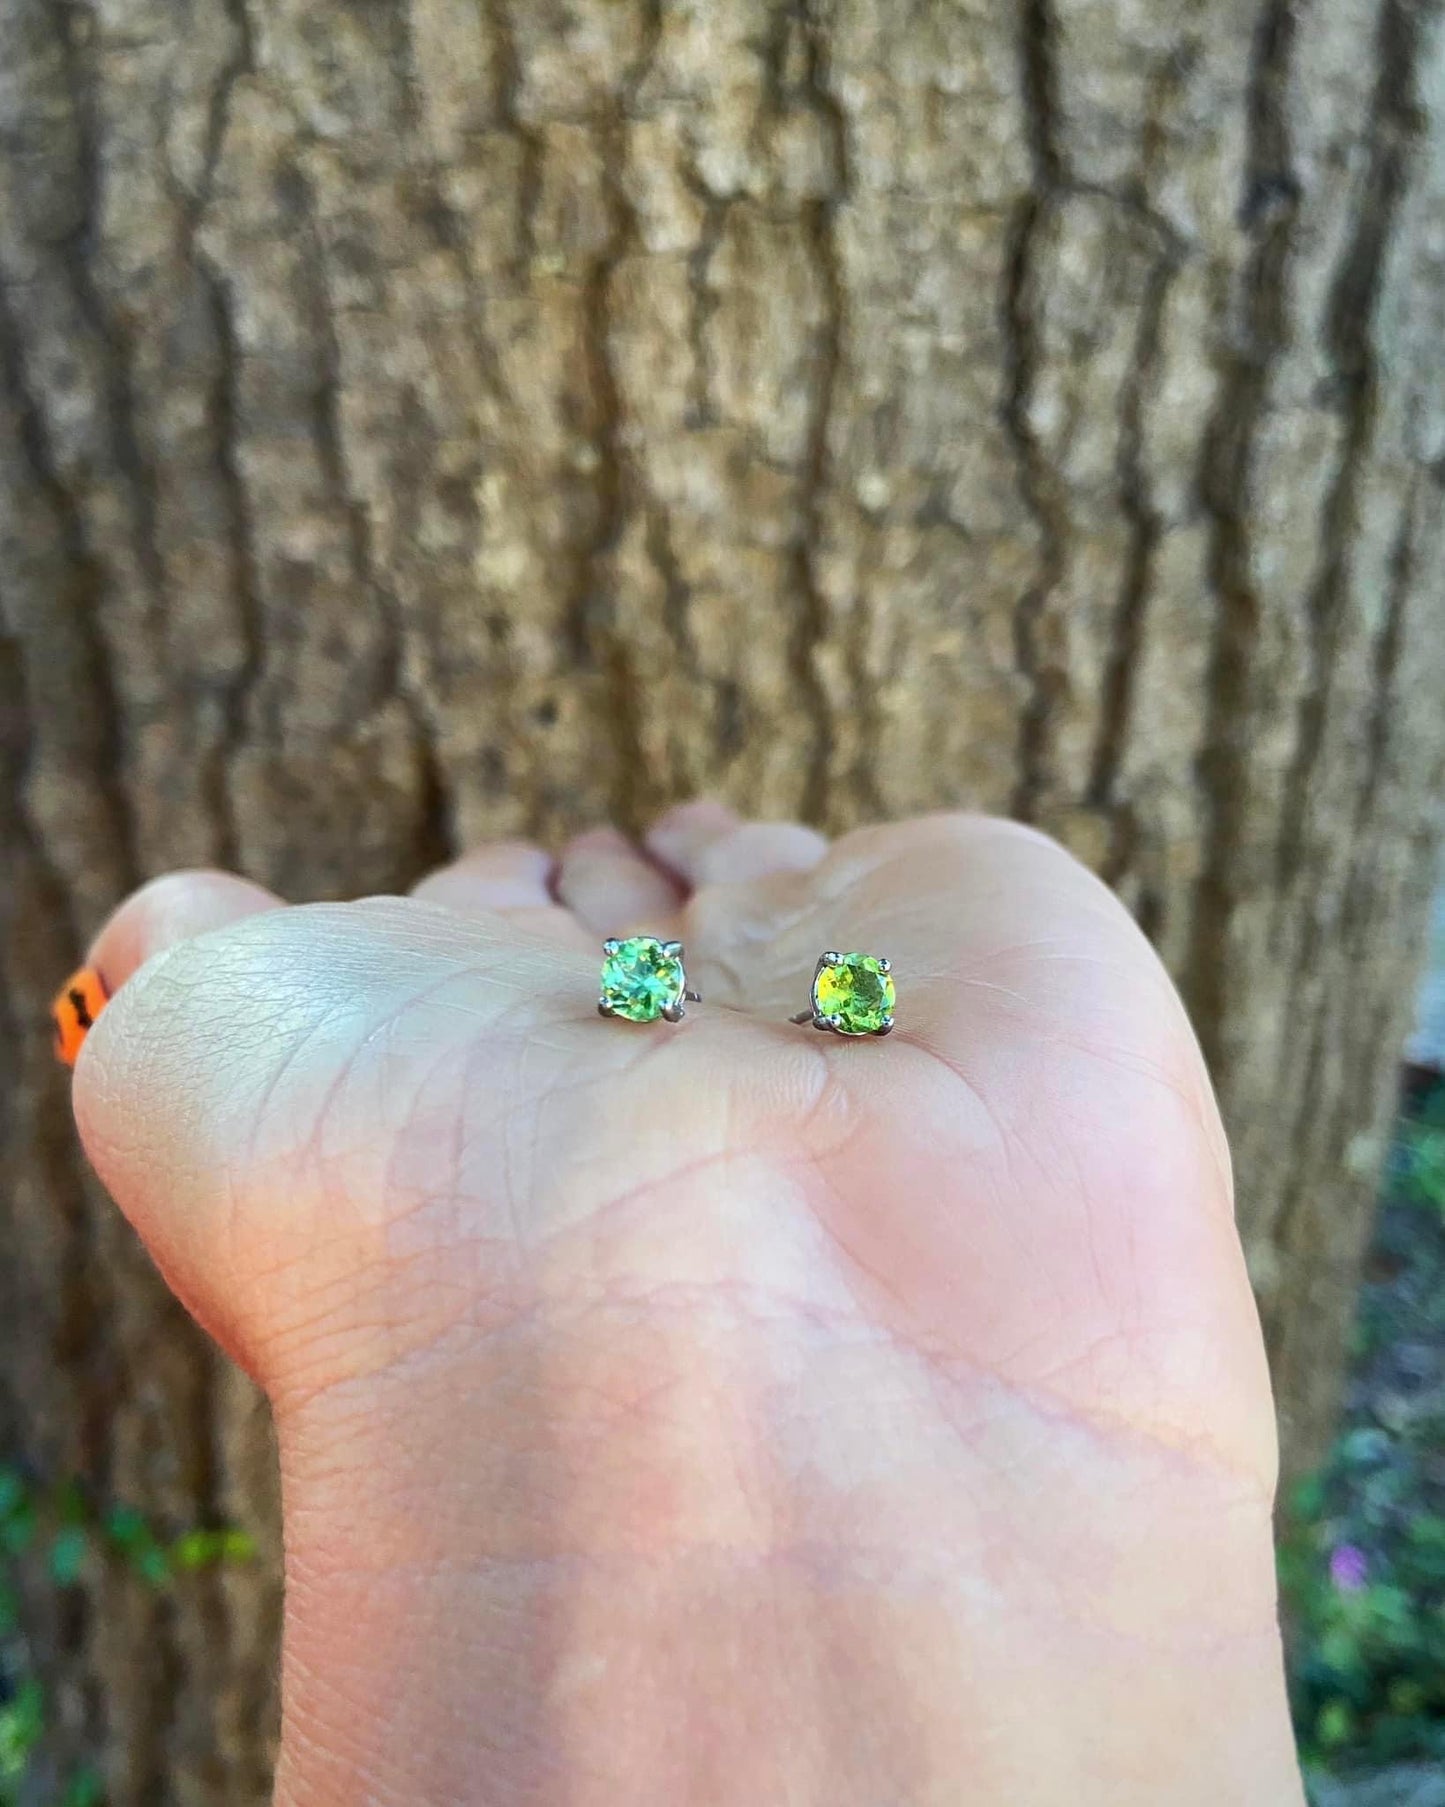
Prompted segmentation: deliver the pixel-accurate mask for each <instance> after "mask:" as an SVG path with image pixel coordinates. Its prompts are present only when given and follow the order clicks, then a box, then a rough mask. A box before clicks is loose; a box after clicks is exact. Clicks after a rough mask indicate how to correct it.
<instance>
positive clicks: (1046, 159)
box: [1000, 0, 1072, 822]
mask: <svg viewBox="0 0 1445 1807" xmlns="http://www.w3.org/2000/svg"><path fill="white" fill-rule="evenodd" d="M1057 45H1058V21H1057V19H1056V18H1055V15H1054V8H1053V0H1020V5H1019V25H1018V71H1019V96H1020V101H1021V104H1022V106H1023V112H1024V129H1025V135H1026V137H1027V141H1028V147H1029V158H1030V162H1031V164H1032V169H1033V183H1032V187H1031V188H1030V190H1029V192H1028V193H1027V194H1026V195H1025V196H1024V198H1023V199H1022V201H1021V202H1020V203H1019V205H1018V207H1017V208H1016V209H1015V211H1014V216H1013V219H1012V222H1011V223H1010V226H1009V230H1008V254H1007V257H1006V258H1005V261H1004V273H1003V290H1002V295H1001V298H1000V324H1001V328H1002V336H1003V358H1004V391H1003V404H1002V418H1003V426H1004V431H1005V434H1006V435H1007V438H1008V442H1009V445H1010V447H1011V449H1012V452H1013V457H1014V462H1015V465H1016V467H1017V471H1018V483H1019V491H1020V494H1021V496H1022V498H1023V503H1024V507H1025V509H1026V510H1027V512H1028V515H1029V518H1030V519H1031V520H1032V522H1033V524H1034V528H1035V531H1036V533H1037V535H1038V541H1039V558H1038V570H1037V573H1036V575H1035V577H1034V580H1033V582H1032V583H1031V584H1029V585H1028V586H1027V588H1026V589H1025V590H1024V592H1023V594H1022V595H1021V596H1020V597H1019V599H1018V602H1017V603H1016V604H1015V606H1014V612H1013V643H1014V659H1015V663H1016V666H1017V668H1018V672H1019V675H1020V677H1021V678H1022V680H1023V683H1024V687H1025V699H1024V704H1023V707H1022V709H1021V711H1020V714H1019V739H1018V756H1017V765H1018V781H1017V783H1016V785H1015V787H1014V794H1013V798H1012V801H1011V804H1010V808H1011V810H1012V813H1013V814H1014V815H1015V816H1017V817H1018V818H1019V819H1020V820H1021V821H1025V822H1029V821H1032V820H1034V818H1035V817H1036V816H1037V814H1038V808H1039V802H1040V799H1041V797H1042V794H1043V791H1044V788H1045V786H1046V783H1047V778H1048V767H1049V760H1050V750H1051V739H1052V736H1051V729H1050V721H1051V717H1052V714H1053V705H1054V702H1055V699H1056V697H1057V695H1058V693H1059V690H1060V688H1061V686H1062V685H1063V684H1064V683H1065V682H1066V681H1067V679H1066V675H1065V674H1064V673H1063V672H1061V671H1059V670H1058V669H1056V667H1055V665H1054V662H1053V661H1052V660H1051V659H1050V657H1049V654H1048V651H1047V648H1046V647H1045V645H1044V631H1043V630H1044V616H1045V613H1046V611H1047V609H1048V605H1049V600H1050V598H1051V597H1052V596H1053V594H1054V592H1055V590H1056V589H1057V588H1058V586H1059V583H1060V582H1061V581H1062V578H1063V575H1064V572H1065V569H1066V568H1067V563H1068V544H1069V540H1070V536H1071V534H1072V521H1071V519H1070V514H1069V508H1068V503H1067V501H1066V499H1065V495H1064V490H1063V486H1062V485H1061V484H1060V482H1059V480H1058V477H1057V475H1056V473H1055V472H1054V470H1053V468H1052V465H1051V463H1050V460H1049V457H1048V454H1047V451H1046V449H1045V447H1044V445H1043V442H1042V440H1041V439H1040V437H1039V435H1038V433H1037V432H1036V430H1035V428H1034V424H1033V420H1032V407H1033V397H1034V390H1035V385H1036V383H1037V380H1038V372H1039V368H1040V365H1041V363H1042V361H1043V348H1042V344H1041V335H1040V331H1039V323H1038V319H1037V306H1038V296H1037V294H1036V292H1035V287H1036V284H1035V264H1036V259H1037V256H1038V248H1039V241H1040V239H1041V237H1042V235H1043V234H1044V233H1045V232H1046V231H1047V230H1048V227H1049V224H1050V222H1051V221H1052V219H1053V213H1054V207H1055V204H1056V200H1057V197H1058V195H1059V193H1060V192H1061V190H1062V189H1063V188H1064V186H1065V185H1066V182H1067V170H1066V167H1065V162H1064V157H1063V152H1062V150H1061V148H1060V144H1059V134H1058V68H1057V61H1056V56H1057Z"/></svg>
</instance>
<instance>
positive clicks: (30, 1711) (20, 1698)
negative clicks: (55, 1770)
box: [0, 1676, 45, 1782]
mask: <svg viewBox="0 0 1445 1807" xmlns="http://www.w3.org/2000/svg"><path fill="white" fill-rule="evenodd" d="M44 1731H45V1690H44V1689H43V1688H42V1687H41V1685H40V1683H39V1682H38V1681H37V1680H36V1679H35V1678H34V1676H30V1677H28V1678H27V1679H26V1680H25V1681H23V1682H22V1683H21V1684H20V1687H19V1688H18V1690H17V1691H16V1694H15V1697H14V1699H13V1700H11V1701H10V1702H9V1703H8V1705H6V1706H4V1707H0V1778H4V1779H5V1780H6V1781H10V1782H15V1781H18V1780H19V1779H20V1778H21V1777H22V1776H23V1775H24V1774H25V1771H26V1770H27V1769H28V1768H29V1766H30V1753H31V1752H32V1751H33V1750H34V1749H35V1746H36V1745H37V1744H38V1743H39V1742H40V1739H41V1737H42V1735H43V1734H44Z"/></svg>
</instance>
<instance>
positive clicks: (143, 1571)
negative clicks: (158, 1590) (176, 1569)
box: [134, 1543, 171, 1587]
mask: <svg viewBox="0 0 1445 1807" xmlns="http://www.w3.org/2000/svg"><path fill="white" fill-rule="evenodd" d="M134 1560H135V1569H136V1573H137V1574H138V1575H140V1576H141V1577H142V1578H143V1579H144V1580H146V1581H149V1582H150V1584H151V1586H152V1587H164V1586H165V1584H166V1583H167V1582H168V1581H169V1580H170V1578H171V1565H170V1563H169V1562H168V1561H167V1559H166V1553H165V1551H164V1550H163V1549H162V1548H161V1546H160V1545H159V1544H158V1543H152V1544H151V1545H149V1546H148V1548H146V1549H143V1550H140V1551H137V1553H136V1555H135V1559H134Z"/></svg>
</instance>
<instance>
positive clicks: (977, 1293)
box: [75, 804, 1301, 1807]
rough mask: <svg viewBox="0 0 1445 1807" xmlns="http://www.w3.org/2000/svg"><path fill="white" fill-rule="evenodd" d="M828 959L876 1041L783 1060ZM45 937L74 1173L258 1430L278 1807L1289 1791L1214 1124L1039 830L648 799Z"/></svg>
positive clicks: (209, 895)
mask: <svg viewBox="0 0 1445 1807" xmlns="http://www.w3.org/2000/svg"><path fill="white" fill-rule="evenodd" d="M635 930H645V931H649V932H653V933H657V934H660V935H664V936H669V937H674V936H675V937H676V938H678V939H680V940H682V941H684V942H685V943H686V946H687V962H688V975H689V980H690V982H692V983H694V984H696V985H697V986H698V987H699V988H700V989H701V991H702V992H703V995H704V998H705V999H706V1002H705V1003H703V1004H701V1005H697V1006H693V1007H691V1008H690V1010H689V1013H688V1018H687V1021H686V1022H685V1023H683V1024H681V1025H679V1026H677V1027H675V1028H674V1027H669V1026H667V1025H665V1024H655V1025H651V1026H646V1027H642V1026H636V1025H631V1024H626V1023H619V1022H608V1021H603V1020H601V1019H599V1018H598V1017H597V1016H596V1015H595V1014H594V1008H593V999H594V998H595V992H596V977H597V969H598V963H599V959H600V949H599V945H598V944H599V942H600V940H601V938H602V937H603V936H604V935H606V934H625V933H627V932H630V931H635ZM825 947H840V948H844V949H860V950H863V951H867V952H873V953H883V954H887V955H889V956H890V957H891V958H892V961H893V967H894V972H895V975H896V977H897V980H898V987H899V1002H898V1028H897V1030H896V1032H895V1033H894V1035H893V1036H892V1037H891V1038H890V1039H889V1040H887V1041H871V1040H848V1039H843V1038H838V1037H833V1036H826V1035H821V1034H818V1033H816V1032H815V1031H813V1030H811V1029H808V1028H796V1027H792V1026H790V1025H789V1024H788V1023H787V1021H786V1019H787V1017H788V1016H789V1014H791V1013H792V1012H793V1011H794V1010H797V1009H799V1008H801V1007H802V1005H804V1004H805V1003H806V1002H807V1001H808V991H809V981H810V978H811V975H812V971H813V965H814V962H815V960H816V958H817V955H818V953H819V952H820V951H821V950H822V949H824V948H825ZM94 957H95V960H96V962H97V963H98V964H99V966H100V967H101V969H102V971H103V972H104V973H105V975H106V978H107V980H108V981H109V982H110V984H111V985H112V986H113V987H116V988H117V994H116V996H115V999H114V1001H113V1002H112V1004H111V1005H110V1007H109V1008H108V1009H107V1011H106V1012H105V1014H104V1016H103V1017H102V1018H101V1020H100V1022H99V1024H98V1025H97V1027H96V1028H95V1030H94V1031H93V1032H92V1034H91V1036H90V1038H89V1041H88V1043H87V1045H86V1047H85V1049H84V1051H83V1053H82V1055H81V1059H80V1062H79V1065H78V1067H77V1070H76V1082H75V1103H76V1111H77V1116H78V1120H79V1123H80V1128H81V1133H82V1135H83V1137H84V1140H85V1144H86V1147H87V1149H88V1150H89V1152H90V1155H91V1158H92V1160H93V1161H94V1163H95V1165H96V1167H97V1169H98V1170H99V1172H100V1174H101V1175H102V1177H103V1178H104V1180H105V1181H106V1183H107V1185H108V1186H109V1187H110V1189H111V1191H112V1193H113V1194H114V1196H115V1198H116V1200H117V1202H118V1204H119V1205H120V1207H121V1209H122V1210H123V1211H124V1212H125V1213H126V1215H127V1216H128V1217H129V1218H130V1220H131V1221H132V1222H133V1223H134V1225H135V1226H136V1228H137V1229H138V1230H139V1232H140V1234H141V1235H142V1237H143V1238H144V1239H145V1241H146V1242H147V1244H148V1245H149V1247H150V1249H151V1250H152V1252H153V1254H154V1256H155V1258H156V1260H157V1261H158V1263H159V1264H160V1266H161V1268H162V1270H163V1271H164V1272H165V1274H166V1276H167V1277H168V1279H169V1280H170V1282H171V1284H172V1285H173V1286H174V1287H175V1289H176V1291H177V1292H178V1293H179V1294H180V1296H181V1297H182V1298H183V1299H184V1300H185V1301H186V1303H187V1304H188V1305H189V1306H190V1308H191V1309H192V1311H194V1313H195V1314H196V1316H197V1317H198V1318H199V1319H200V1320H201V1322H202V1323H204V1324H205V1325H206V1326H207V1327H208V1328H209V1329H210V1330H211V1331H212V1332H213V1333H214V1334H215V1335H216V1336H217V1337H218V1338H219V1339H220V1341H221V1342H222V1343H223V1344H224V1346H225V1347H226V1348H227V1349H228V1350H229V1351H230V1352H231V1353H232V1354H233V1355H234V1356H235V1357H236V1358H237V1359H238V1360H239V1361H240V1362H242V1363H243V1364H244V1365H245V1366H246V1367H247V1368H248V1369H249V1370H250V1372H251V1373H252V1374H254V1375H255V1376H256V1378H257V1379H258V1380H259V1381H260V1382H261V1384H262V1385H263V1386H264V1387H265V1388H266V1390H267V1392H268V1394H269V1395H270V1398H271V1400H272V1403H273V1406H274V1409H275V1414H276V1422H277V1427H278V1431H279V1437H280V1445H281V1456H282V1472H283V1495H284V1510H285V1532H286V1551H287V1557H286V1564H287V1611H286V1636H285V1654H284V1696H285V1713H284V1721H285V1723H284V1733H283V1746H282V1753H281V1759H280V1769H279V1776H278V1781H277V1791H276V1801H277V1803H278V1807H342V1804H343V1803H345V1804H346V1807H358V1804H360V1803H366V1804H367V1807H401V1804H402V1803H406V1804H407V1807H454V1804H456V1807H459V1804H461V1803H487V1807H511V1804H512V1803H543V1802H546V1803H559V1804H561V1803H565V1804H566V1807H603V1804H604V1803H606V1804H608V1807H614V1804H616V1803H619V1802H627V1803H628V1804H629V1807H651V1804H653V1803H656V1804H657V1807H664V1804H666V1807H691V1804H692V1803H699V1804H701V1803H717V1804H719V1807H722V1804H724V1803H727V1804H731V1803H738V1804H739V1807H741V1804H743V1803H746V1804H747V1807H759V1804H766V1807H774V1804H777V1807H785V1804H786V1807H791V1804H793V1803H799V1804H809V1807H811V1804H813V1803H817V1804H819V1807H822V1804H824V1803H826V1804H827V1807H853V1804H856V1807H900V1804H903V1803H907V1804H909V1807H915V1804H916V1807H932V1804H934V1803H937V1804H939V1807H944V1804H947V1807H958V1804H959V1803H961V1802H965V1801H966V1802H968V1803H970V1804H977V1807H993V1804H995V1803H997V1804H998V1807H1034V1804H1036V1803H1037V1804H1040V1807H1043V1804H1049V1807H1055V1804H1057V1807H1064V1804H1065V1803H1067V1804H1068V1807H1080V1804H1083V1807H1089V1804H1091V1803H1096V1802H1097V1803H1099V1804H1100V1807H1104V1804H1107V1807H1133V1804H1134V1803H1138V1804H1139V1807H1145V1804H1146V1803H1147V1804H1148V1807H1160V1804H1161V1803H1168V1804H1170V1807H1194V1804H1196V1803H1197V1804H1198V1807H1218V1804H1219V1803H1221V1802H1229V1803H1231V1807H1253V1804H1255V1803H1258V1807H1289V1804H1290V1803H1297V1802H1299V1801H1300V1800H1301V1793H1300V1787H1299V1782H1298V1777H1297V1772H1296V1768H1295V1764H1294V1760H1293V1756H1292V1751H1291V1742H1290V1736H1289V1727H1288V1719H1287V1714H1286V1709H1285V1700H1284V1689H1283V1679H1282V1665H1281V1659H1280V1650H1279V1639H1278V1633H1277V1628H1276V1618H1275V1593H1274V1580H1273V1565H1272V1556H1271V1537H1270V1507H1271V1498H1272V1493H1273V1487H1274V1476H1275V1446H1274V1430H1273V1416H1272V1411H1271V1404H1270V1396H1269V1387H1268V1380H1267V1376H1266V1371H1265V1365H1264V1358H1263V1351H1262V1347H1261V1341H1260V1335H1259V1329H1258V1324H1257V1320H1256V1317H1255V1313H1254V1307H1253V1303H1252V1300H1251V1297H1250V1292H1249V1287H1248V1284H1247V1282H1246V1278H1245V1273H1244V1266H1243V1262H1242V1259H1241V1255H1240V1249H1239V1244H1238V1240H1237V1237H1236V1234H1235V1229H1234V1224H1233V1217H1232V1211H1231V1194H1230V1177H1229V1160H1228V1152H1227V1148H1226V1144H1225V1140H1224V1136H1223V1133H1222V1131H1221V1128H1220V1124H1219V1120H1218V1116H1217V1113H1216V1110H1215V1105H1214V1101H1213V1097H1212V1094H1211V1091H1210V1087H1209V1084H1208V1081H1207V1078H1206V1076H1205V1073H1204V1071H1203V1067H1202V1064H1201V1061H1200V1058H1199V1054H1198V1050H1197V1048H1196V1045H1195V1042H1194V1039H1193V1036H1192V1034H1191V1032H1190V1029H1189V1025H1188V1023H1187V1021H1186V1019H1185V1016H1184V1013H1183V1010H1182V1008H1181V1006H1180V1004H1179V1001H1178V999H1177V997H1176V995H1175V993H1174V991H1173V989H1172V988H1171V986H1170V984H1169V981H1168V979H1167V978H1166V976H1165V974H1164V973H1163V971H1162V969H1161V968H1160V966H1159V964H1158V962H1157V961H1156V959H1155V957H1154V955H1153V954H1152V952H1151V951H1150V949H1149V947H1148V946H1147V944H1146V943H1145V941H1144V939H1143V937H1142V936H1141V935H1140V934H1139V932H1138V930H1137V929H1136V928H1135V927H1134V925H1133V924H1132V922H1131V921H1130V920H1129V918H1128V916H1127V915H1126V913H1125V912H1124V910H1123V909H1122V908H1121V907H1120V906H1119V905H1118V904H1117V903H1116V902H1115V900H1114V899H1113V898H1112V897H1111V896H1110V895H1109V893H1108V892H1107V891H1106V890H1105V889H1104V887H1103V886H1101V885H1100V884H1099V883H1097V882H1096V881H1095V880H1094V879H1093V878H1092V877H1091V876H1090V875H1089V874H1088V873H1087V872H1086V871H1085V870H1084V869H1083V868H1082V867H1080V866H1079V865H1078V864H1077V863H1076V862H1075V861H1073V860H1072V859H1071V858H1070V857H1069V856H1068V855H1067V854H1065V853H1064V852H1063V851H1062V850H1061V849H1059V848H1058V847H1057V846H1055V845H1054V844H1053V843H1051V842H1050V841H1048V840H1046V839H1045V838H1044V837H1042V836H1040V835H1038V834H1035V833H1033V832H1031V831H1029V830H1027V829H1021V828H1018V827H1014V826H1010V825H1007V824H1004V823H1000V822H995V821H989V820H985V819H982V818H977V817H968V816H935V817H930V818H926V819H922V820H918V821H912V822H905V823H901V824H897V825H894V826H890V827H885V828H873V829H868V830H865V831H863V832H861V833H857V834H853V835H849V836H847V837H846V838H844V839H842V840H840V841H838V842H837V843H836V844H834V845H833V846H832V847H829V846H828V845H827V844H826V843H825V842H824V841H823V840H822V839H821V838H820V837H819V836H817V835H815V834H814V833H812V831H810V830H807V829H804V828H801V827H797V826H790V825H780V824H771V825H762V824H747V823H742V822H740V821H739V820H738V819H737V818H736V817H734V816H732V815H731V814H730V813H729V812H728V811H726V810H724V809H722V808H721V807H720V806H718V805H713V804H697V805H692V806H689V807H688V808H685V809H683V810H680V811H675V812H673V813H672V814H670V815H669V816H667V817H665V818H664V819H663V820H662V821H661V822H660V823H659V824H658V825H657V826H656V827H655V829H654V830H653V832H652V833H651V835H650V836H649V837H648V838H647V842H646V845H645V846H644V847H642V848H638V847H635V846H633V845H631V844H629V843H628V842H627V841H626V840H624V839H623V837H622V836H620V835H618V834H616V833H614V832H612V831H610V830H609V831H601V832H599V833H594V834H591V835H587V836H583V837H581V838H580V839H579V840H577V841H575V842H573V843H572V844H571V845H570V846H569V847H568V848H567V849H566V850H565V851H564V853H563V855H562V856H561V859H560V861H557V862H554V861H553V860H552V859H550V858H549V857H548V856H547V855H546V854H544V853H543V852H541V851H540V850H539V849H537V848H535V847H530V846H526V845H522V844H518V843H506V844H498V845H493V846H490V847H485V848H482V849H480V850H478V851H477V852H475V853H473V854H471V855H469V856H468V857H467V858H465V859H463V860H462V861H460V862H458V863H457V864H456V865H455V866H452V867H449V868H447V869H446V870H444V871H442V872H440V873H437V874H434V875H433V876H432V877H431V878H429V879H428V880H426V881H425V882H424V883H423V884H422V885H421V886H420V887H419V888H418V892H417V894H416V895H415V896H414V897H413V898H410V899H394V898H385V899H371V900H367V901H364V902H360V903H355V904H347V905H318V906H307V907H302V908H286V907H282V906H281V905H280V904H279V901H278V900H276V899H274V898H272V897H271V896H270V895H269V894H267V893H265V892H262V891H260V890H259V889H258V888H257V887H255V886H252V885H249V884H247V883H245V882H244V881H242V880H239V879H234V878H229V877H226V876H224V875H220V874H182V875H176V876H173V877H171V878H168V879H163V880H161V881H159V882H158V883H156V884H153V885H151V886H148V887H147V888H146V889H145V890H144V891H142V892H140V893H139V894H137V896H136V897H134V898H132V899H131V900H130V901H129V902H128V903H127V904H126V905H125V906H124V907H123V908H122V909H121V911H120V912H119V913H118V915H117V916H116V917H115V918H114V919H113V920H112V921H111V923H110V924H109V925H108V926H107V928H106V929H105V931H104V932H103V934H102V935H101V937H100V939H99V942H98V943H97V946H96V948H95V950H94Z"/></svg>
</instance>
